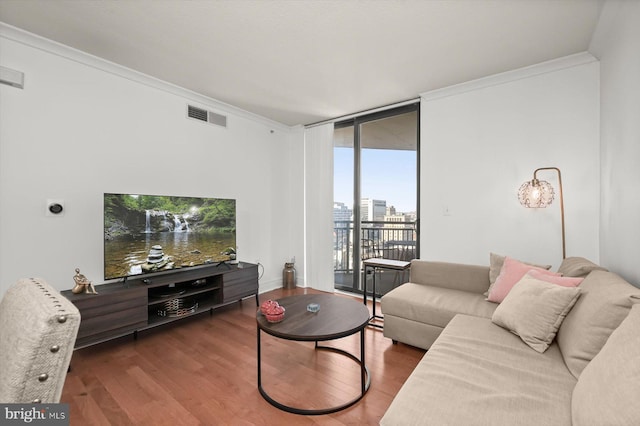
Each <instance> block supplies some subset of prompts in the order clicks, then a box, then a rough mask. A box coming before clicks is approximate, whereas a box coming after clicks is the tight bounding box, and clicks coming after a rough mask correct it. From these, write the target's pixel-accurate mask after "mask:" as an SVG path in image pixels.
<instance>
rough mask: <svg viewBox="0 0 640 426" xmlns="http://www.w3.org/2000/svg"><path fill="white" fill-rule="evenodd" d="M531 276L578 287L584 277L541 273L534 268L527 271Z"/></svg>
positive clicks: (563, 285) (552, 282)
mask: <svg viewBox="0 0 640 426" xmlns="http://www.w3.org/2000/svg"><path fill="white" fill-rule="evenodd" d="M546 272H549V271H546ZM527 275H529V276H530V277H531V278H535V279H537V280H540V281H545V282H548V283H551V284H558V285H561V286H562V287H578V286H579V285H580V283H581V282H582V281H584V278H575V277H558V276H555V275H549V274H548V273H547V274H541V273H540V272H539V271H537V270H535V269H532V270H530V271H529V272H527Z"/></svg>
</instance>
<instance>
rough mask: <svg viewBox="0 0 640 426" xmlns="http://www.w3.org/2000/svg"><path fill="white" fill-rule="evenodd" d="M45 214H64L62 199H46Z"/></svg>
mask: <svg viewBox="0 0 640 426" xmlns="http://www.w3.org/2000/svg"><path fill="white" fill-rule="evenodd" d="M45 216H64V200H51V199H50V200H47V209H46V210H45Z"/></svg>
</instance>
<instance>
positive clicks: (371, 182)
mask: <svg viewBox="0 0 640 426" xmlns="http://www.w3.org/2000/svg"><path fill="white" fill-rule="evenodd" d="M333 161H334V166H333V167H334V175H333V176H334V180H333V200H334V201H336V202H341V203H345V204H346V205H347V206H349V207H350V208H351V207H352V203H353V149H352V148H334V159H333ZM416 161H417V160H416V151H400V150H390V149H363V150H362V167H361V172H362V176H361V181H362V185H361V186H362V190H361V196H362V198H373V199H375V200H386V201H387V207H389V206H395V208H396V211H398V212H414V211H416V198H417V194H416V185H417V182H416V168H417V165H416Z"/></svg>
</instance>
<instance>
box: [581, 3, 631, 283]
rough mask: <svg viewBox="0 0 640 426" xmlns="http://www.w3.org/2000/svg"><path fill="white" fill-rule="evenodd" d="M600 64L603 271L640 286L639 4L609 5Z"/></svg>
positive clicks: (597, 41) (599, 42) (602, 24)
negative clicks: (610, 272)
mask: <svg viewBox="0 0 640 426" xmlns="http://www.w3.org/2000/svg"><path fill="white" fill-rule="evenodd" d="M589 50H590V52H592V53H593V54H594V55H595V56H596V57H597V58H598V59H600V73H601V83H600V84H601V111H600V114H601V118H600V119H601V157H602V171H601V174H602V199H601V203H602V210H601V218H600V241H601V244H600V258H601V262H602V264H603V265H604V266H606V267H608V268H609V269H611V270H612V271H615V272H617V273H619V274H620V275H622V276H623V277H624V278H626V279H627V280H629V281H630V282H632V283H634V284H635V285H638V286H640V266H639V265H640V195H638V187H639V184H640V167H639V165H640V3H639V2H632V1H608V2H606V3H605V5H604V8H603V10H602V14H601V17H600V21H599V23H598V27H597V28H596V31H595V34H594V36H593V39H592V43H591V46H590V48H589Z"/></svg>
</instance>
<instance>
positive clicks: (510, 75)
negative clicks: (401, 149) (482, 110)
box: [420, 52, 598, 102]
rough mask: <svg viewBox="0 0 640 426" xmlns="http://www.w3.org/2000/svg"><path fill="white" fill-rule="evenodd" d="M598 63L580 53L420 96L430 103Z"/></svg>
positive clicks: (594, 59) (592, 57)
mask: <svg viewBox="0 0 640 426" xmlns="http://www.w3.org/2000/svg"><path fill="white" fill-rule="evenodd" d="M592 62H598V59H597V58H596V57H594V56H593V55H592V54H590V53H589V52H580V53H576V54H573V55H569V56H564V57H562V58H558V59H552V60H550V61H546V62H541V63H539V64H535V65H531V66H528V67H524V68H518V69H515V70H511V71H506V72H502V73H499V74H494V75H490V76H488V77H483V78H479V79H476V80H471V81H467V82H465V83H460V84H455V85H453V86H448V87H443V88H441V89H436V90H431V91H428V92H424V93H421V94H420V97H421V99H422V101H426V102H428V101H432V100H436V99H442V98H446V97H449V96H455V95H459V94H462V93H466V92H471V91H474V90H478V89H484V88H486V87H491V86H498V85H501V84H505V83H510V82H512V81H517V80H522V79H525V78H529V77H534V76H537V75H541V74H546V73H550V72H555V71H559V70H563V69H567V68H572V67H576V66H580V65H585V64H589V63H592Z"/></svg>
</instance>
